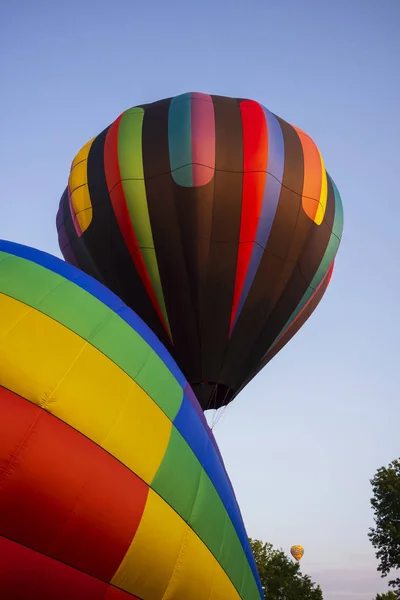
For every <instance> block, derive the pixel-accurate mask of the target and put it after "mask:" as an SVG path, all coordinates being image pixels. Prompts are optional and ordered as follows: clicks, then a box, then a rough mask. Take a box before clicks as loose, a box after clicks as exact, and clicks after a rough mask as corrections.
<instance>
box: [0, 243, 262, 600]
mask: <svg viewBox="0 0 400 600" xmlns="http://www.w3.org/2000/svg"><path fill="white" fill-rule="evenodd" d="M0 339H1V343H0V473H1V487H0V557H1V560H0V597H1V598H4V600H12V599H24V600H71V599H72V598H74V599H75V600H89V599H90V600H106V599H107V600H125V599H126V600H129V599H130V600H135V599H138V598H140V599H142V600H161V598H167V597H168V598H176V599H177V600H179V599H181V600H197V599H199V600H200V599H204V598H209V599H210V600H222V599H223V600H240V599H242V600H260V598H261V597H262V592H261V587H260V582H259V578H258V575H257V569H256V566H255V562H254V558H253V555H252V552H251V548H250V545H249V542H248V539H247V535H246V531H245V528H244V525H243V521H242V518H241V515H240V511H239V508H238V505H237V502H236V499H235V496H234V493H233V490H232V487H231V484H230V481H229V479H228V476H227V474H226V471H225V468H224V465H223V462H222V459H221V457H220V454H219V451H218V448H217V445H216V442H215V439H214V437H213V435H212V433H211V431H210V429H209V428H208V426H207V424H206V422H205V417H204V415H203V412H202V411H201V409H200V406H199V404H198V402H197V400H196V398H195V396H194V394H193V393H192V391H191V389H190V387H189V385H188V383H187V381H186V379H185V377H184V376H183V374H182V372H181V371H180V370H179V368H178V367H177V365H176V363H175V362H174V360H173V359H172V358H171V356H170V355H169V353H168V352H167V350H166V349H165V348H164V347H163V345H162V344H161V343H160V342H159V340H158V339H157V338H156V336H155V335H154V334H153V333H152V331H151V330H150V329H149V328H148V327H147V326H146V325H145V324H144V323H143V321H142V320H141V319H140V318H139V317H138V316H137V315H136V314H135V313H133V311H131V310H130V309H129V308H127V307H126V306H125V305H124V304H123V303H122V301H121V300H120V299H119V298H117V297H116V296H115V295H114V294H113V293H112V292H110V291H109V290H108V289H106V288H105V287H104V286H103V285H101V284H99V283H98V282H97V281H95V280H94V279H92V278H91V277H89V276H87V275H86V274H85V273H83V272H81V271H79V270H78V269H76V268H75V267H72V266H71V265H69V264H67V263H65V262H63V261H61V260H59V259H56V258H54V257H52V256H49V255H48V254H45V253H43V252H39V251H36V250H33V249H31V248H27V247H25V246H20V245H18V244H13V243H10V242H0Z"/></svg>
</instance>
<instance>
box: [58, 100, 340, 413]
mask: <svg viewBox="0 0 400 600" xmlns="http://www.w3.org/2000/svg"><path fill="white" fill-rule="evenodd" d="M342 225H343V213H342V204H341V199H340V195H339V192H338V190H337V188H336V186H335V184H334V182H333V180H332V179H331V177H330V176H329V175H328V173H327V172H326V170H325V166H324V162H323V159H322V157H321V155H320V152H319V150H318V148H317V146H316V145H315V144H314V142H313V141H312V140H311V138H310V137H309V136H308V135H307V134H305V133H304V132H303V131H301V130H300V129H298V128H296V127H294V126H292V125H290V124H289V123H287V122H285V121H284V120H283V119H281V118H279V117H277V116H276V115H275V114H273V113H272V112H270V111H269V110H268V109H266V108H265V107H263V106H261V105H260V104H259V103H257V102H255V101H252V100H242V99H236V98H228V97H221V96H210V95H207V94H200V93H188V94H183V95H181V96H177V97H175V98H167V99H164V100H160V101H158V102H154V103H152V104H146V105H142V106H137V107H134V108H131V109H129V110H127V111H125V112H124V113H123V114H122V115H120V116H119V117H118V119H117V120H116V121H114V122H113V123H112V124H111V125H110V126H109V127H107V128H106V129H105V130H104V131H103V132H102V133H100V134H99V135H98V136H96V137H95V138H93V139H92V140H91V141H89V142H88V143H87V144H85V146H84V147H83V148H82V149H81V150H80V152H79V153H78V154H77V156H76V157H75V159H74V161H73V163H72V167H71V172H70V177H69V182H68V186H67V188H66V190H65V192H64V194H63V196H62V198H61V202H60V208H59V211H58V216H57V227H58V235H59V243H60V248H61V251H62V253H63V255H64V257H65V258H66V260H67V261H69V262H71V263H73V264H76V265H79V266H80V267H81V268H82V269H83V270H85V271H86V272H88V273H90V274H91V275H93V276H94V277H96V278H97V279H99V280H100V281H102V282H103V283H105V284H106V285H107V286H108V287H109V288H110V289H112V290H113V291H114V292H115V293H117V294H118V295H119V296H120V297H121V298H122V299H123V300H124V301H125V302H126V303H127V304H128V305H129V306H131V307H132V308H133V309H134V310H135V311H136V312H137V313H138V314H139V315H140V316H141V317H142V318H143V319H144V320H145V322H146V323H147V324H148V325H149V326H150V327H151V329H152V330H153V331H154V332H155V333H156V334H157V336H158V337H159V338H160V339H161V340H162V341H163V342H164V344H165V345H166V346H167V347H168V348H169V350H170V352H171V353H172V355H173V356H174V358H175V359H176V361H177V362H178V364H179V366H180V367H181V369H182V371H183V372H184V373H185V376H186V377H187V379H188V380H189V382H190V384H191V386H192V388H193V390H194V392H195V393H196V395H197V397H198V399H199V401H200V403H201V405H202V407H203V408H204V409H206V408H218V407H219V406H222V405H225V404H227V403H229V402H230V401H231V400H232V399H233V398H234V397H235V396H236V395H237V394H238V393H239V391H240V390H241V389H242V388H243V387H244V386H245V385H246V384H247V383H248V382H249V381H250V380H251V379H252V378H253V377H254V376H255V375H256V374H257V373H258V372H259V371H260V369H262V368H263V366H264V365H266V364H267V363H268V362H269V361H270V360H271V358H272V357H273V356H274V355H275V354H276V353H277V352H278V351H279V350H280V349H281V348H282V347H283V346H284V345H285V344H286V343H287V342H288V341H289V340H290V338H291V337H292V336H293V335H294V334H295V333H296V332H297V331H298V330H299V328H300V327H301V326H302V325H303V323H304V322H305V321H306V320H307V319H308V317H309V316H310V314H311V313H312V312H313V310H314V309H315V307H316V306H317V304H318V303H319V301H320V300H321V298H322V296H323V294H324V292H325V290H326V288H327V286H328V283H329V280H330V277H331V273H332V269H333V262H334V257H335V254H336V252H337V249H338V245H339V242H340V238H341V235H342Z"/></svg>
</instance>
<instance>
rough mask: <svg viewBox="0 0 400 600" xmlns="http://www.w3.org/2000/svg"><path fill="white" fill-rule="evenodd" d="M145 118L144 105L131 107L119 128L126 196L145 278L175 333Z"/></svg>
mask: <svg viewBox="0 0 400 600" xmlns="http://www.w3.org/2000/svg"><path fill="white" fill-rule="evenodd" d="M143 119H144V110H143V108H138V107H136V108H131V109H129V110H127V111H126V112H125V113H124V114H123V116H122V119H121V122H120V125H119V130H118V163H119V169H120V177H121V182H122V189H123V196H124V198H125V201H126V205H127V208H128V212H129V219H130V223H131V224H132V227H133V231H134V234H135V237H136V241H137V244H138V247H139V252H138V254H140V255H141V256H142V259H143V262H144V266H145V272H144V273H143V279H142V280H143V283H144V285H145V287H146V290H147V292H148V294H149V296H150V297H151V299H152V302H153V305H154V307H155V308H156V310H157V313H158V314H159V316H160V312H161V313H162V319H161V320H162V321H163V324H164V326H166V328H167V331H168V333H169V335H170V336H171V329H170V326H169V322H168V315H167V310H166V306H165V300H164V294H163V290H162V285H161V279H160V272H159V268H158V262H157V256H156V252H155V248H154V240H153V233H152V230H151V224H150V216H149V209H148V205H147V196H146V184H145V181H144V171H143V151H142V132H143ZM138 270H139V269H138ZM139 272H140V270H139Z"/></svg>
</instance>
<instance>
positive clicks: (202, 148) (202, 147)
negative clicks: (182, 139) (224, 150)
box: [191, 92, 215, 187]
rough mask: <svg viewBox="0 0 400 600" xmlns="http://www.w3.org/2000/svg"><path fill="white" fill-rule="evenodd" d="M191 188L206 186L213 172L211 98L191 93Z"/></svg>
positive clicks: (213, 148)
mask: <svg viewBox="0 0 400 600" xmlns="http://www.w3.org/2000/svg"><path fill="white" fill-rule="evenodd" d="M191 100H192V123H191V125H192V161H193V186H194V187H198V186H201V185H206V184H207V183H209V182H210V181H211V179H212V178H213V176H214V171H215V115H214V104H213V101H212V98H211V96H209V95H207V94H200V93H196V92H194V93H192V94H191Z"/></svg>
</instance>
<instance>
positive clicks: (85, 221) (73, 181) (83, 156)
mask: <svg viewBox="0 0 400 600" xmlns="http://www.w3.org/2000/svg"><path fill="white" fill-rule="evenodd" d="M93 140H94V138H92V139H91V140H90V141H89V142H87V144H85V145H84V146H83V148H82V149H81V150H80V151H79V152H78V154H77V155H76V156H75V158H74V160H73V162H72V165H71V172H70V175H69V180H68V200H69V206H70V211H71V216H72V220H73V223H74V226H75V231H76V233H77V235H78V236H79V237H80V236H81V235H82V233H83V232H84V231H85V230H86V229H87V228H88V227H89V225H90V223H91V221H92V218H93V210H92V203H91V200H90V194H89V188H88V179H87V161H88V155H89V151H90V148H91V146H92V143H93Z"/></svg>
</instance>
